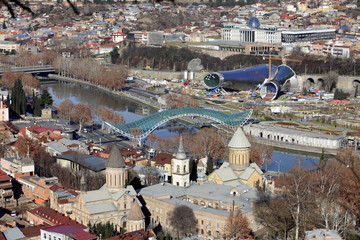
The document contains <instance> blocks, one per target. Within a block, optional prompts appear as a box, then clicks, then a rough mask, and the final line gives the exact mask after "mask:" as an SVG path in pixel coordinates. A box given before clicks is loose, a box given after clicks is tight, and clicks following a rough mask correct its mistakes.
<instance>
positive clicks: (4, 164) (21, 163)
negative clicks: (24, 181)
mask: <svg viewBox="0 0 360 240" xmlns="http://www.w3.org/2000/svg"><path fill="white" fill-rule="evenodd" d="M0 163H1V170H3V171H4V172H6V173H7V174H9V175H10V176H11V177H13V178H16V179H18V178H19V177H26V176H32V175H34V171H35V165H34V161H33V160H32V159H31V158H30V157H24V158H20V157H7V158H5V157H4V158H1V159H0Z"/></svg>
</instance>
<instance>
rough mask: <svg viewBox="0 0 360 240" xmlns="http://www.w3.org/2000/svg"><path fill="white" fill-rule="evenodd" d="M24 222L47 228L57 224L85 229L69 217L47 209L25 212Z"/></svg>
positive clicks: (39, 208) (41, 208)
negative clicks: (44, 225)
mask: <svg viewBox="0 0 360 240" xmlns="http://www.w3.org/2000/svg"><path fill="white" fill-rule="evenodd" d="M26 220H27V221H28V222H29V223H30V224H32V225H40V224H47V225H49V226H56V225H59V224H73V225H76V226H79V227H83V228H85V226H83V225H81V224H78V223H77V222H76V221H74V220H71V219H70V218H69V217H66V216H64V215H63V214H61V213H58V212H57V211H55V210H54V209H51V208H47V207H38V208H34V209H31V210H28V211H26Z"/></svg>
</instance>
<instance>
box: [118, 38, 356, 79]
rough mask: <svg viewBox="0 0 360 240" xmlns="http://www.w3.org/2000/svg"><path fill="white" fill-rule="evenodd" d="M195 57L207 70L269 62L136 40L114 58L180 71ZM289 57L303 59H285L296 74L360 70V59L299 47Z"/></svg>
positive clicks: (128, 62)
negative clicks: (308, 51)
mask: <svg viewBox="0 0 360 240" xmlns="http://www.w3.org/2000/svg"><path fill="white" fill-rule="evenodd" d="M194 58H199V59H201V63H202V65H203V66H204V67H205V69H207V70H208V71H228V70H234V69H238V68H244V67H250V66H254V65H259V64H267V63H268V60H264V59H263V57H262V56H254V55H244V54H237V55H232V56H228V57H226V58H224V59H220V58H218V57H213V56H210V55H208V54H204V53H202V52H201V51H200V50H193V49H190V48H187V47H173V46H164V47H162V48H160V49H159V48H153V47H146V46H138V45H136V44H135V43H124V47H123V48H122V49H121V51H120V55H119V56H117V58H116V60H115V59H114V62H116V63H121V64H126V65H128V66H129V67H135V68H144V67H146V66H150V67H151V68H153V69H157V68H160V69H165V70H174V71H181V70H185V69H187V64H188V63H189V61H191V60H192V59H194ZM286 58H289V59H297V60H302V62H301V63H298V62H291V61H288V62H286V64H287V65H288V66H290V67H291V68H293V69H294V71H295V72H296V73H297V74H305V73H307V74H326V73H328V72H330V71H334V72H337V73H338V74H340V75H352V74H354V75H357V74H359V73H360V59H354V58H335V57H331V56H327V57H322V56H314V55H311V54H304V53H302V52H301V51H300V50H298V49H295V50H294V51H293V52H292V53H291V54H290V55H289V56H288V57H286ZM273 64H275V65H281V64H282V61H279V60H273Z"/></svg>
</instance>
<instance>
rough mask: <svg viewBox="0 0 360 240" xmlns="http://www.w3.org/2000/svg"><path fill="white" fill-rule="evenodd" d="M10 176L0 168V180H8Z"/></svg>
mask: <svg viewBox="0 0 360 240" xmlns="http://www.w3.org/2000/svg"><path fill="white" fill-rule="evenodd" d="M10 179H11V177H9V176H8V175H7V173H6V172H4V171H3V170H0V182H5V181H10Z"/></svg>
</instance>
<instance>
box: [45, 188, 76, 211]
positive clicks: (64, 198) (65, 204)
mask: <svg viewBox="0 0 360 240" xmlns="http://www.w3.org/2000/svg"><path fill="white" fill-rule="evenodd" d="M77 195H79V193H78V192H76V191H74V190H72V189H68V188H65V187H64V186H61V185H60V184H55V185H53V186H52V187H50V208H52V209H54V210H56V211H58V212H59V213H62V214H64V215H65V216H68V215H70V214H71V213H72V205H73V203H74V202H75V198H76V196H77Z"/></svg>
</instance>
